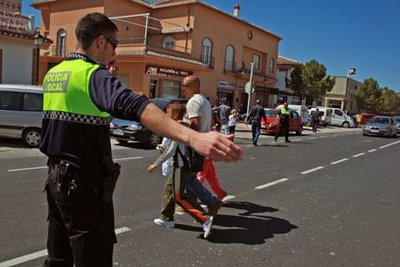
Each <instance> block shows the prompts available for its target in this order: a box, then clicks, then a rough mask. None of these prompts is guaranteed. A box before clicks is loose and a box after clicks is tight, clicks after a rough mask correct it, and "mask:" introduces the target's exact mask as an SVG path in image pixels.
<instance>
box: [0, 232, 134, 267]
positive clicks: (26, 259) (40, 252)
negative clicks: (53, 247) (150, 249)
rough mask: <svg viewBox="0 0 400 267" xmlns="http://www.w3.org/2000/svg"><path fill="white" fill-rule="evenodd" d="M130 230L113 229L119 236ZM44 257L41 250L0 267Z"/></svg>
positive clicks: (44, 250) (43, 252) (1, 264)
mask: <svg viewBox="0 0 400 267" xmlns="http://www.w3.org/2000/svg"><path fill="white" fill-rule="evenodd" d="M130 230H131V229H130V228H128V227H121V228H118V229H115V234H117V235H119V234H122V233H125V232H128V231H130ZM45 256H47V249H43V250H40V251H37V252H34V253H31V254H28V255H24V256H21V257H18V258H15V259H11V260H8V261H3V262H0V267H10V266H15V265H18V264H21V263H24V262H27V261H31V260H34V259H38V258H41V257H45Z"/></svg>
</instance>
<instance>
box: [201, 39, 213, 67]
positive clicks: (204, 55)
mask: <svg viewBox="0 0 400 267" xmlns="http://www.w3.org/2000/svg"><path fill="white" fill-rule="evenodd" d="M211 54H212V42H211V40H210V39H208V38H205V39H204V40H203V44H202V48H201V61H202V62H203V63H204V64H206V65H207V66H211Z"/></svg>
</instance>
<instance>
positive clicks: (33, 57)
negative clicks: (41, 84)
mask: <svg viewBox="0 0 400 267" xmlns="http://www.w3.org/2000/svg"><path fill="white" fill-rule="evenodd" d="M37 52H38V49H37V47H36V46H35V44H34V18H33V17H26V16H23V15H22V14H21V0H0V83H20V84H36V83H37V68H38V64H37Z"/></svg>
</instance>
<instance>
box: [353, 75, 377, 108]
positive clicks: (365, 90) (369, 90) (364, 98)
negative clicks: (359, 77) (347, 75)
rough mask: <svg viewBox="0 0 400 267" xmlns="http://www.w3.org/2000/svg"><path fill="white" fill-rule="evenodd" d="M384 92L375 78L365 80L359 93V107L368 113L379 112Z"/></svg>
mask: <svg viewBox="0 0 400 267" xmlns="http://www.w3.org/2000/svg"><path fill="white" fill-rule="evenodd" d="M381 95H382V91H381V90H380V88H379V84H378V82H377V81H376V80H374V79H373V78H368V79H365V80H364V82H363V83H362V84H361V85H360V86H359V88H358V92H357V100H358V107H359V108H360V109H362V110H365V111H368V112H377V111H379V109H380V104H381V101H382V98H381Z"/></svg>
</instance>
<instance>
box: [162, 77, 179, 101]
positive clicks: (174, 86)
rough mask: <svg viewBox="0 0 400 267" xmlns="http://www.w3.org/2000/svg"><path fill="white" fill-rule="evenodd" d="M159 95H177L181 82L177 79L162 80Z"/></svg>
mask: <svg viewBox="0 0 400 267" xmlns="http://www.w3.org/2000/svg"><path fill="white" fill-rule="evenodd" d="M161 84H162V96H161V97H179V96H180V88H181V84H180V82H178V81H171V80H163V81H162V83H161Z"/></svg>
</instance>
